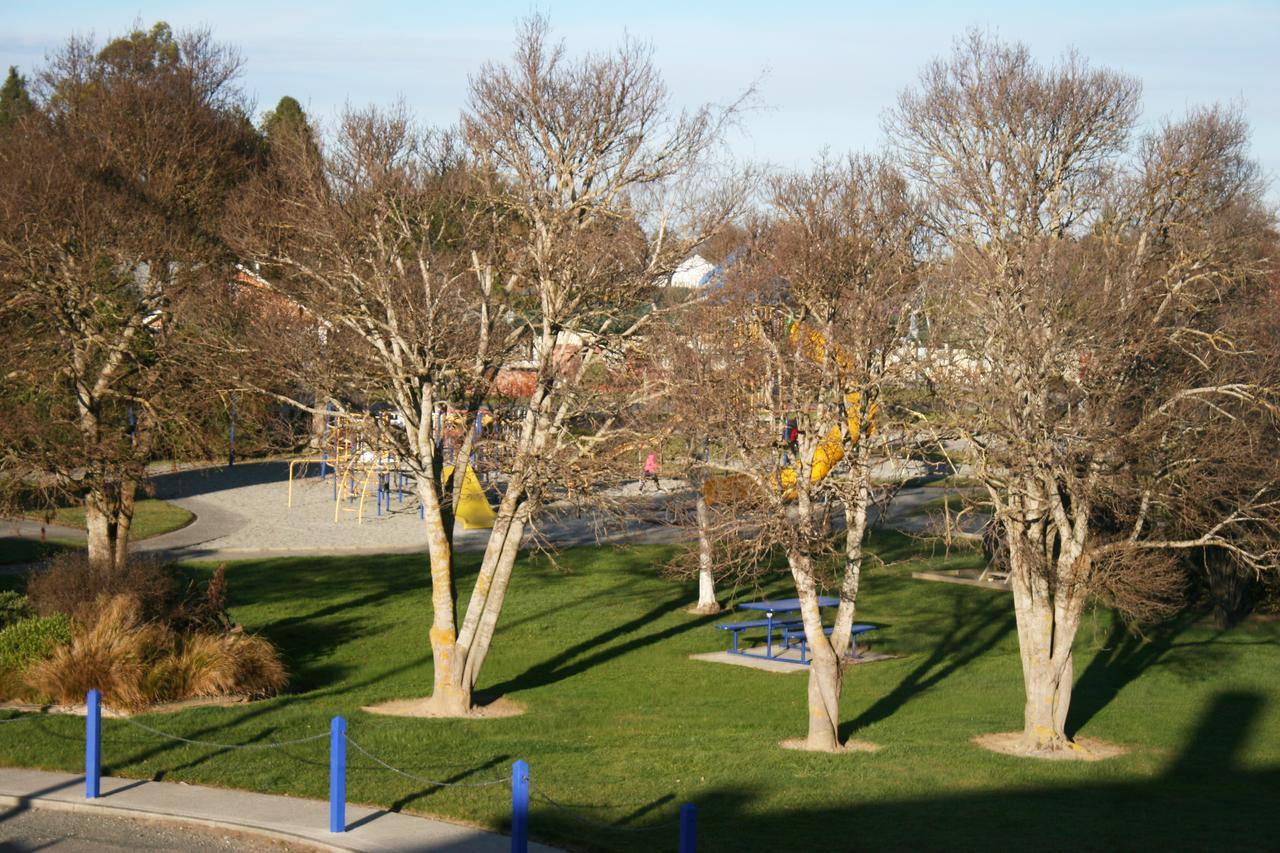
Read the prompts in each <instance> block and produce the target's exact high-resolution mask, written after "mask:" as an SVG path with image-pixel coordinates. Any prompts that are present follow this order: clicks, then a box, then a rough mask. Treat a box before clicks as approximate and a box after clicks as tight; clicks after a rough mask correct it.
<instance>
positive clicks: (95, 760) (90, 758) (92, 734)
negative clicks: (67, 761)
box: [84, 688, 102, 800]
mask: <svg viewBox="0 0 1280 853" xmlns="http://www.w3.org/2000/svg"><path fill="white" fill-rule="evenodd" d="M85 705H87V706H88V707H87V709H86V713H85V715H84V796H85V799H87V800H94V799H97V797H98V795H99V794H100V793H101V792H102V694H101V693H99V692H98V690H97V688H94V689H93V690H90V691H89V695H88V696H87V697H85Z"/></svg>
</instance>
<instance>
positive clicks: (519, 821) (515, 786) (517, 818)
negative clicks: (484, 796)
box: [511, 759, 529, 853]
mask: <svg viewBox="0 0 1280 853" xmlns="http://www.w3.org/2000/svg"><path fill="white" fill-rule="evenodd" d="M528 851H529V765H528V764H527V763H526V762H525V761H524V760H523V759H521V760H520V761H517V762H516V763H515V764H512V765H511V853H528Z"/></svg>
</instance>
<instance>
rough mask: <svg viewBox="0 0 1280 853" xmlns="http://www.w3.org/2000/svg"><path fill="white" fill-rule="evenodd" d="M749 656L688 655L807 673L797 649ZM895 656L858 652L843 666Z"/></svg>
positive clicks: (761, 649)
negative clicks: (771, 654)
mask: <svg viewBox="0 0 1280 853" xmlns="http://www.w3.org/2000/svg"><path fill="white" fill-rule="evenodd" d="M746 651H749V652H751V654H745V655H744V654H734V653H733V652H728V651H725V652H703V653H701V654H696V655H689V659H690V660H703V661H708V662H710V663H727V664H732V665H733V666H745V667H749V668H751V669H759V670H763V671H764V672H781V673H788V672H808V671H809V667H808V665H807V664H803V663H800V649H799V648H798V647H796V648H791V649H787V650H786V651H781V652H780V651H777V650H776V646H775V651H774V654H773V657H772V658H768V657H765V656H764V654H765V647H764V646H753V647H752V648H749V649H746ZM895 657H897V655H887V654H882V653H880V652H871V651H863V652H859V653H858V656H857V657H853V658H846V659H845V661H844V665H845V666H855V665H857V664H860V663H875V662H876V661H882V660H891V659H893V658H895Z"/></svg>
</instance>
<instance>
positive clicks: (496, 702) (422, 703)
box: [360, 696, 528, 720]
mask: <svg viewBox="0 0 1280 853" xmlns="http://www.w3.org/2000/svg"><path fill="white" fill-rule="evenodd" d="M360 710H362V711H367V712H368V713H370V714H385V715H387V716H389V717H424V718H428V719H464V720H498V719H503V718H505V717H518V716H520V715H521V714H523V713H524V712H525V711H526V710H528V709H527V708H525V706H524V705H522V704H521V703H519V702H517V701H515V700H514V699H507V698H506V697H505V696H499V697H497V698H494V699H485V698H483V697H476V704H475V706H474V707H473V708H472V709H471V710H470V711H469V712H467V713H465V714H446V713H442V712H440V711H439V710H437V709H435V708H433V707H432V706H431V699H430V698H429V697H426V698H418V699H392V700H390V701H388V702H379V703H378V704H377V705H366V706H364V707H363V708H361V709H360Z"/></svg>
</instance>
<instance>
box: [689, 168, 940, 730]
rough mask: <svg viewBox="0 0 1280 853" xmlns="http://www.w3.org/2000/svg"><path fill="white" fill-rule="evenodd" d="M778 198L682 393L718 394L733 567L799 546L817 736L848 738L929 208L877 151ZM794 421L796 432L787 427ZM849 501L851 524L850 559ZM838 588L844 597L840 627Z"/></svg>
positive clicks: (719, 497)
mask: <svg viewBox="0 0 1280 853" xmlns="http://www.w3.org/2000/svg"><path fill="white" fill-rule="evenodd" d="M768 198H769V202H770V204H771V208H772V213H773V216H772V218H771V219H770V220H769V221H767V222H764V223H761V224H760V225H758V226H757V228H756V229H755V238H754V240H753V242H752V245H751V251H750V257H749V258H747V259H746V260H744V261H743V262H742V263H740V264H739V265H737V267H735V270H736V274H735V275H734V278H735V279H736V284H735V285H734V286H733V287H729V288H726V289H725V290H724V291H723V292H722V294H721V295H719V296H718V297H717V298H716V299H714V300H710V301H709V302H708V304H707V306H706V307H704V309H703V310H704V311H706V312H708V313H710V314H712V315H713V316H714V315H718V317H719V325H720V328H721V333H720V336H719V338H718V339H713V340H718V341H719V344H718V351H717V353H716V354H715V356H713V357H712V358H710V359H707V363H708V367H709V369H708V370H707V371H704V372H699V373H696V374H691V373H687V372H684V371H683V369H682V368H683V361H681V368H680V369H681V374H680V375H681V377H682V378H683V380H684V381H685V382H690V381H692V382H696V383H699V384H697V385H694V386H690V387H687V388H685V389H682V392H681V394H682V396H683V397H684V398H686V399H696V400H700V401H703V403H702V405H701V406H695V407H686V410H685V411H686V416H689V417H693V418H697V419H699V421H700V422H701V423H703V424H704V425H705V426H706V427H707V428H708V429H709V430H710V431H711V433H712V434H713V435H716V436H717V441H718V443H720V444H721V445H722V446H723V447H724V448H725V454H724V456H723V458H720V457H716V456H712V457H711V458H710V459H709V460H708V462H707V463H706V464H707V465H708V467H711V468H716V469H718V470H719V471H720V472H721V475H722V476H721V477H719V478H713V479H711V481H710V482H708V484H707V489H706V491H707V497H708V499H709V500H710V501H711V502H712V503H714V504H727V505H728V506H729V509H728V511H726V512H725V513H723V516H722V522H721V524H719V525H718V527H717V530H716V534H715V537H714V538H715V540H716V543H717V546H718V550H719V551H720V552H721V553H722V554H723V555H724V556H723V557H722V559H724V560H725V561H726V570H727V571H736V572H742V571H745V572H748V573H749V574H750V575H752V576H758V573H759V572H760V571H761V570H762V569H767V568H768V566H769V565H770V555H771V554H772V553H774V552H775V551H781V552H782V553H783V554H785V556H786V561H787V566H788V568H789V570H790V573H791V576H792V579H793V581H794V583H795V588H796V593H797V596H798V597H799V599H800V603H801V617H802V619H803V624H804V631H805V637H806V641H807V643H808V646H809V648H810V649H811V652H812V663H811V666H810V675H809V703H808V705H809V713H808V721H809V723H808V734H807V737H806V739H805V741H804V745H805V747H806V748H808V749H814V750H834V749H837V748H839V747H840V740H839V734H838V727H839V703H840V693H841V686H842V675H841V669H842V666H843V658H844V656H845V654H846V652H848V651H849V649H850V647H851V632H852V626H853V620H854V615H855V612H856V607H857V595H858V587H859V582H860V578H861V567H862V544H863V540H864V537H865V533H866V522H867V510H868V507H869V506H870V503H871V469H872V465H873V460H876V459H878V458H881V457H882V456H883V455H884V454H886V453H889V454H892V453H896V452H898V451H897V446H896V445H895V444H894V442H893V439H892V437H893V436H895V435H898V434H899V431H898V430H896V429H894V428H893V427H892V425H891V422H892V420H893V419H894V418H895V413H894V410H893V408H892V407H891V406H889V405H888V403H887V400H886V390H888V389H892V388H894V387H895V386H896V385H898V384H901V383H903V382H905V381H907V380H908V377H909V376H910V373H911V371H912V370H913V367H912V365H911V364H910V361H909V359H908V358H907V357H906V355H905V354H904V351H903V346H902V343H903V340H904V338H905V337H906V331H907V328H908V323H909V318H910V316H911V313H912V311H913V310H914V309H915V308H916V307H918V304H919V295H918V289H919V284H918V277H917V274H916V272H917V271H916V261H915V255H916V248H917V247H916V242H917V239H918V235H919V216H918V214H917V212H916V209H915V205H914V202H913V201H912V199H911V197H910V194H909V192H908V190H907V185H906V182H905V181H904V180H903V179H902V177H901V176H899V175H898V174H897V173H896V172H895V171H894V169H893V168H892V167H891V166H890V165H889V164H888V163H886V162H885V161H884V160H883V159H882V158H875V157H850V158H848V159H847V160H844V161H833V160H831V159H829V158H823V159H822V160H820V161H819V162H818V163H817V165H816V166H815V167H814V168H813V170H812V171H810V172H808V173H801V174H792V175H784V176H780V177H778V178H776V179H775V180H773V181H772V182H771V184H770V187H769V197H768ZM708 400H714V403H713V404H708V403H707V402H705V401H708ZM791 424H794V427H795V430H796V433H797V435H796V436H795V437H794V440H793V438H792V437H791V436H783V434H782V433H783V431H784V429H786V428H787V427H788V426H789V425H791ZM836 502H839V503H840V504H841V505H842V506H843V511H844V514H845V516H846V519H845V520H846V528H847V533H846V538H845V543H844V547H843V549H842V551H843V553H842V554H840V555H839V556H837V555H838V551H837V550H836V549H835V548H834V541H835V540H834V538H833V537H832V535H831V533H830V512H831V507H832V506H833V505H834V504H835V503H836ZM730 567H732V569H731V568H730ZM827 587H832V588H834V589H836V590H838V593H839V608H838V610H837V612H836V616H835V622H834V625H833V626H831V627H830V633H829V634H828V631H827V628H826V627H825V626H824V625H823V623H822V615H821V608H820V606H819V595H820V592H821V591H822V590H823V589H824V588H827Z"/></svg>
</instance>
